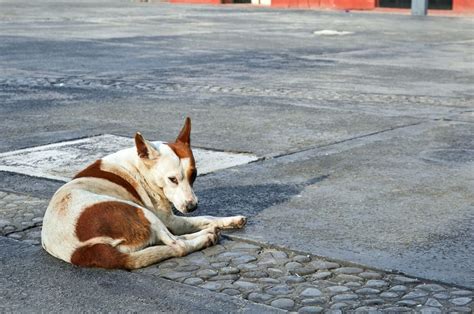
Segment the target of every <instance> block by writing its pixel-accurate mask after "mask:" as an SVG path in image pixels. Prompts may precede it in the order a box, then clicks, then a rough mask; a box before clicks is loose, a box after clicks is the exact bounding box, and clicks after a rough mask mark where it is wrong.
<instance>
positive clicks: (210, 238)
mask: <svg viewBox="0 0 474 314" xmlns="http://www.w3.org/2000/svg"><path fill="white" fill-rule="evenodd" d="M219 236H220V234H219V233H209V234H208V235H207V241H206V244H205V245H204V246H205V247H210V246H213V245H215V244H216V243H217V242H218V241H219Z"/></svg>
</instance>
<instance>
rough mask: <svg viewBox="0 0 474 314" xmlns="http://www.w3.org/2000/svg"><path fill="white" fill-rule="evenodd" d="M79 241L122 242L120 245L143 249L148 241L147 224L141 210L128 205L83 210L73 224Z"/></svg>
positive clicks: (111, 202)
mask: <svg viewBox="0 0 474 314" xmlns="http://www.w3.org/2000/svg"><path fill="white" fill-rule="evenodd" d="M76 235H77V238H78V239H79V240H80V241H83V242H84V241H87V240H89V239H92V238H95V237H110V238H112V239H123V242H122V243H121V245H127V246H132V247H140V246H144V245H146V244H147V243H149V241H150V237H151V229H150V221H148V219H146V217H145V214H144V213H143V210H142V209H140V208H138V207H135V206H132V205H130V204H126V203H122V202H117V201H110V202H102V203H97V204H94V205H92V206H89V207H87V208H86V209H84V211H83V212H82V214H81V215H80V216H79V219H78V220H77V223H76Z"/></svg>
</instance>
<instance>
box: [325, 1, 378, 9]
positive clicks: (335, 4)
mask: <svg viewBox="0 0 474 314" xmlns="http://www.w3.org/2000/svg"><path fill="white" fill-rule="evenodd" d="M321 7H323V8H331V9H355V10H372V9H374V8H375V0H321Z"/></svg>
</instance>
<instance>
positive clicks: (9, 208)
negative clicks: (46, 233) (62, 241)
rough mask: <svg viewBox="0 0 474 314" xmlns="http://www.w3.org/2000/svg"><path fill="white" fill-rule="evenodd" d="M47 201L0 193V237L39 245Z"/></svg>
mask: <svg viewBox="0 0 474 314" xmlns="http://www.w3.org/2000/svg"><path fill="white" fill-rule="evenodd" d="M47 206H48V201H46V200H42V199H38V198H34V197H31V196H27V195H21V194H13V193H6V192H2V191H0V235H1V236H7V237H9V238H12V239H16V240H22V241H26V242H29V243H31V244H35V245H39V244H40V239H41V229H40V226H41V223H42V221H43V215H44V212H45V210H46V207H47Z"/></svg>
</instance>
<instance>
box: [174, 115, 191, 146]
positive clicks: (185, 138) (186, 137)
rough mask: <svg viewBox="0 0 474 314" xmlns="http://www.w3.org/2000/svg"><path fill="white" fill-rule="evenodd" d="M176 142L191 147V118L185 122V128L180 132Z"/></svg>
mask: <svg viewBox="0 0 474 314" xmlns="http://www.w3.org/2000/svg"><path fill="white" fill-rule="evenodd" d="M176 142H181V143H184V144H188V145H191V118H189V117H187V118H186V120H185V121H184V126H183V128H182V129H181V131H180V132H179V135H178V137H177V138H176Z"/></svg>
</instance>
